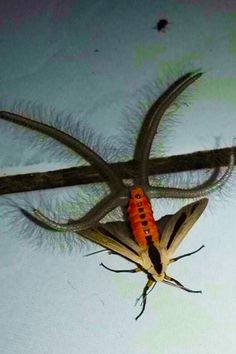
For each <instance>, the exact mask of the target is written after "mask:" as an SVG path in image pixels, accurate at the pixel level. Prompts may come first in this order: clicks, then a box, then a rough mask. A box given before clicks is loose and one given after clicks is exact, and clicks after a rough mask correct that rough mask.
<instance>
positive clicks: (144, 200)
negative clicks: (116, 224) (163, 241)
mask: <svg viewBox="0 0 236 354" xmlns="http://www.w3.org/2000/svg"><path fill="white" fill-rule="evenodd" d="M128 215H129V221H130V226H131V229H132V232H133V235H134V238H135V241H136V242H137V243H138V245H139V246H142V247H145V246H147V245H148V244H150V243H153V242H155V241H159V230H158V227H157V225H156V222H155V219H154V217H153V211H152V207H151V203H150V201H149V199H148V197H147V196H146V195H145V194H144V191H143V189H142V188H140V187H134V188H132V189H131V197H130V199H129V206H128Z"/></svg>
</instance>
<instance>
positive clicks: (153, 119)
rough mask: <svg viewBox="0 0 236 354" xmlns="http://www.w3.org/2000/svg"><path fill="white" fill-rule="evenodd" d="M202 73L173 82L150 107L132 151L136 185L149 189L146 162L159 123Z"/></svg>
mask: <svg viewBox="0 0 236 354" xmlns="http://www.w3.org/2000/svg"><path fill="white" fill-rule="evenodd" d="M201 75H202V73H194V72H190V73H188V74H186V75H183V76H182V77H181V78H180V79H178V80H177V81H175V82H174V83H173V84H172V85H171V86H170V87H169V88H168V89H167V90H166V91H165V92H164V93H163V94H162V95H161V96H160V97H159V98H158V99H157V100H156V101H155V102H154V103H153V105H152V106H151V107H150V109H149V110H148V112H147V114H146V117H145V119H144V122H143V124H142V127H141V129H140V132H139V135H138V139H137V143H136V146H135V151H134V160H135V161H136V162H137V164H138V171H139V175H138V176H137V178H136V180H135V184H136V185H142V186H145V187H146V188H147V189H148V187H149V182H148V160H149V157H150V151H151V147H152V143H153V139H154V137H155V134H156V131H157V128H158V126H159V123H160V121H161V119H162V117H163V115H164V113H165V112H166V110H167V109H168V108H169V107H170V105H171V104H172V103H173V102H174V100H175V99H176V98H177V97H178V96H179V95H180V94H181V93H182V92H183V91H184V90H185V89H186V88H187V87H188V86H190V85H191V84H192V83H193V82H194V81H196V80H197V79H198V78H199V77H200V76H201Z"/></svg>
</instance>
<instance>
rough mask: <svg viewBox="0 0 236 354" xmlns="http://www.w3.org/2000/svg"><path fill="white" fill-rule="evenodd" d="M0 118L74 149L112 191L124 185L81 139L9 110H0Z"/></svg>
mask: <svg viewBox="0 0 236 354" xmlns="http://www.w3.org/2000/svg"><path fill="white" fill-rule="evenodd" d="M0 118H1V119H4V120H6V121H9V122H12V123H15V124H18V125H21V126H23V127H26V128H29V129H32V130H36V131H38V132H40V133H43V134H45V135H47V136H50V137H51V138H53V139H55V140H57V141H59V142H60V143H62V144H63V145H65V146H67V147H69V148H70V149H71V150H73V151H75V152H76V153H77V154H78V155H80V156H82V157H83V158H84V159H85V160H86V161H87V162H89V163H90V164H91V165H93V166H94V167H96V168H97V170H98V172H99V174H100V175H101V176H103V177H105V179H106V181H107V183H108V185H109V187H110V189H111V190H112V191H117V189H122V188H123V187H124V184H123V182H122V179H121V178H120V177H119V176H118V175H117V174H116V173H115V172H114V171H113V169H112V168H111V166H110V165H109V164H108V163H107V162H106V161H105V160H103V158H102V157H100V156H99V155H98V154H97V153H96V152H95V151H93V150H92V149H90V148H89V147H88V146H86V145H85V144H83V143H82V142H81V141H79V140H77V139H75V138H73V137H72V136H71V135H69V134H67V133H65V132H63V131H61V130H60V129H57V128H55V127H51V126H50V125H47V124H45V123H41V122H37V121H35V120H33V119H30V118H26V117H23V116H21V115H18V114H14V113H10V112H4V111H1V112H0Z"/></svg>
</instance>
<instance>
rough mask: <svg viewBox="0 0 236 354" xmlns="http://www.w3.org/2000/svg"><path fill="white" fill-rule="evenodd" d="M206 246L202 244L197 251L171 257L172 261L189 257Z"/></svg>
mask: <svg viewBox="0 0 236 354" xmlns="http://www.w3.org/2000/svg"><path fill="white" fill-rule="evenodd" d="M204 247H205V246H204V245H202V246H201V247H199V248H198V249H197V250H196V251H193V252H190V253H186V254H183V255H182V256H179V257H175V258H172V259H170V263H174V262H176V261H178V260H179V259H181V258H184V257H189V256H191V255H192V254H195V253H197V252H199V251H201V249H203V248H204Z"/></svg>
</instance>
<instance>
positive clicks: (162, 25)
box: [153, 18, 169, 32]
mask: <svg viewBox="0 0 236 354" xmlns="http://www.w3.org/2000/svg"><path fill="white" fill-rule="evenodd" d="M168 25H169V21H168V20H167V19H165V18H161V19H160V20H159V21H158V22H157V23H156V25H155V26H154V27H153V29H155V30H157V31H158V32H165V30H166V27H167V26H168Z"/></svg>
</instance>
